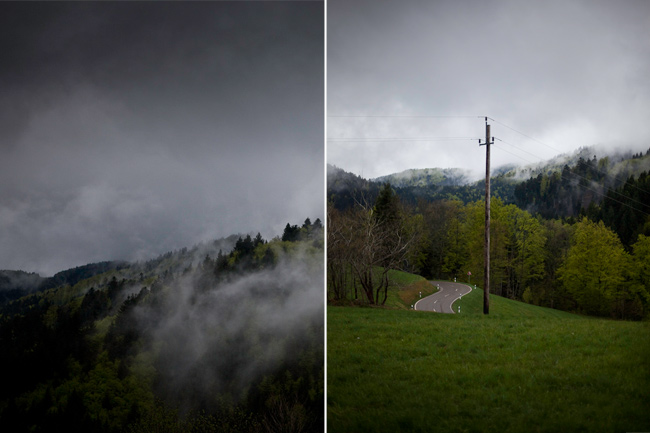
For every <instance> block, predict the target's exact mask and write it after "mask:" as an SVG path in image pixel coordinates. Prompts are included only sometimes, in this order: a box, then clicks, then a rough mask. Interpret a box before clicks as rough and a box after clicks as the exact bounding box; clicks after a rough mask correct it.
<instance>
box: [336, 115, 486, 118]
mask: <svg viewBox="0 0 650 433" xmlns="http://www.w3.org/2000/svg"><path fill="white" fill-rule="evenodd" d="M327 117H333V118H366V117H367V118H373V117H404V118H429V119H479V118H480V119H482V118H484V117H485V116H435V115H433V116H429V115H421V114H359V115H356V114H351V115H346V114H328V115H327Z"/></svg>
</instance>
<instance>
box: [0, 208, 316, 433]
mask: <svg viewBox="0 0 650 433" xmlns="http://www.w3.org/2000/svg"><path fill="white" fill-rule="evenodd" d="M323 250H324V238H323V227H322V225H321V222H320V220H316V221H314V222H313V223H312V222H311V220H309V219H306V220H305V222H304V223H303V224H302V225H291V224H287V225H286V227H285V229H284V232H283V234H282V236H281V237H280V236H278V237H276V238H274V239H272V240H265V239H263V238H262V236H261V235H260V234H259V233H258V234H257V236H251V235H245V236H243V235H233V236H230V237H228V238H224V239H220V240H218V241H214V242H209V243H203V244H199V245H196V246H194V247H192V248H183V249H180V250H177V251H171V252H168V253H165V254H162V255H160V256H159V257H157V258H155V259H152V260H149V261H146V262H137V263H126V262H102V263H94V264H88V265H85V266H81V267H78V268H74V269H70V270H67V271H63V272H61V273H58V274H56V275H54V276H53V277H50V278H42V277H40V276H38V275H37V274H30V273H26V272H22V271H0V295H1V296H2V297H1V298H0V346H1V347H2V351H1V352H0V368H2V371H4V372H5V374H10V375H11V376H12V377H13V378H14V380H12V381H5V384H4V385H3V387H2V389H1V390H0V425H2V426H3V427H10V428H9V430H10V431H14V432H22V431H88V432H121V431H130V432H148V431H168V432H175V431H179V432H180V431H183V432H192V431H201V432H204V431H242V432H246V431H251V432H252V431H295V432H298V431H322V429H323V425H324V418H323V417H324V414H323V405H324V400H323V398H324V397H323V387H324V383H323V377H324V370H323V364H324V361H323V360H324V353H323V345H324V341H323V333H324V329H323V325H324V324H323V292H322V284H323V283H322V282H323V276H324V275H323ZM16 379H17V380H16ZM9 430H8V431H9Z"/></svg>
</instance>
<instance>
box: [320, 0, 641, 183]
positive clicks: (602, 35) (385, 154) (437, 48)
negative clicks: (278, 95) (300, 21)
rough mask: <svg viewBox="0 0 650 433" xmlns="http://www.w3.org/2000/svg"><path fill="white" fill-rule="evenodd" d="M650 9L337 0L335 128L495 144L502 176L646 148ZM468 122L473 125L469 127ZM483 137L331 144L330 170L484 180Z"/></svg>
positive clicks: (498, 0)
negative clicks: (450, 173)
mask: <svg viewBox="0 0 650 433" xmlns="http://www.w3.org/2000/svg"><path fill="white" fill-rule="evenodd" d="M649 19H650V5H648V4H647V3H645V2H636V1H628V2H623V3H620V4H619V3H616V4H614V3H611V2H607V1H583V0H578V1H572V2H564V1H547V2H535V3H530V2H519V1H513V0H492V1H486V2H470V3H467V2H456V1H451V0H450V1H436V2H422V1H417V0H413V1H404V2H390V1H363V0H361V1H356V2H353V3H350V2H345V1H344V0H333V1H330V2H328V27H329V28H328V86H327V89H328V111H329V113H328V114H330V115H368V114H370V115H375V114H389V115H404V116H408V115H416V116H418V115H419V116H422V115H424V116H426V115H433V116H436V115H437V116H477V119H475V120H472V119H467V120H466V121H465V120H464V119H456V118H330V119H329V120H328V134H329V136H330V137H332V136H336V137H339V136H351V137H360V136H361V137H377V136H382V137H450V136H451V137H459V136H462V137H465V136H471V137H474V138H476V139H478V138H483V137H484V135H485V134H484V128H483V119H482V118H478V116H489V117H492V118H494V119H496V120H498V121H500V122H501V123H503V124H505V125H507V126H509V127H511V128H514V129H516V130H518V131H522V132H524V133H525V134H526V135H528V136H530V137H533V138H535V139H536V140H538V141H541V142H543V143H545V144H547V145H549V146H550V147H546V146H543V145H540V144H539V142H536V141H531V140H529V139H528V138H526V137H525V136H523V135H521V134H518V133H516V132H514V131H512V130H511V129H509V128H507V127H505V126H503V125H502V124H498V123H496V122H493V123H492V135H494V136H495V137H498V138H500V139H502V140H504V141H505V142H506V143H504V142H499V141H497V143H496V144H495V146H493V149H494V150H493V152H492V158H493V164H492V165H493V167H494V166H497V165H499V164H505V163H511V162H515V163H517V164H523V165H526V164H528V163H532V162H538V161H539V160H540V159H545V158H550V157H552V156H554V155H556V154H558V153H563V152H568V151H571V150H573V149H577V148H578V147H582V146H588V145H596V144H599V143H603V144H605V145H606V146H607V147H608V148H609V149H611V148H620V147H631V148H634V149H636V151H639V150H646V149H647V147H648V136H650V129H649V128H648V123H647V122H646V121H645V120H644V119H646V118H647V117H648V116H649V115H650V103H649V101H650V86H649V85H648V81H647V80H646V79H644V78H643V77H646V76H648V74H649V73H650V62H649V61H648V59H650V45H649V44H648V42H647V38H646V37H645V34H646V33H647V25H648V20H649ZM463 122H465V123H464V124H463ZM484 158H485V151H484V148H479V147H478V145H477V142H476V141H467V142H459V141H456V142H445V141H436V140H431V141H428V142H426V141H424V142H417V143H414V142H405V141H395V142H391V143H390V144H387V143H377V142H372V141H368V142H362V143H345V142H343V143H336V142H332V141H330V142H328V162H329V163H332V164H336V165H337V166H339V167H342V168H345V169H347V170H349V171H353V172H354V173H357V174H361V171H362V170H363V172H364V176H365V177H370V178H372V177H376V176H380V175H387V174H390V173H394V172H399V171H402V170H404V169H408V168H425V167H441V168H447V167H461V168H469V169H472V170H473V171H477V172H479V171H480V170H481V167H482V166H484V164H485V162H484V161H485V159H484Z"/></svg>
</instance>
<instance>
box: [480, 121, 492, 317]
mask: <svg viewBox="0 0 650 433" xmlns="http://www.w3.org/2000/svg"><path fill="white" fill-rule="evenodd" d="M487 120H488V118H487V117H486V118H485V143H484V144H485V270H484V274H483V275H484V276H483V314H489V313H490V144H493V143H494V139H492V141H490V125H488V123H487ZM478 144H479V146H483V144H481V140H480V139H479V141H478Z"/></svg>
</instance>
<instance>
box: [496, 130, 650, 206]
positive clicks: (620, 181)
mask: <svg viewBox="0 0 650 433" xmlns="http://www.w3.org/2000/svg"><path fill="white" fill-rule="evenodd" d="M488 119H490V120H491V121H493V122H495V123H498V124H499V125H501V126H503V127H505V128H507V129H509V130H511V131H513V132H516V133H517V134H520V135H522V136H524V137H526V138H528V139H529V140H532V141H534V142H535V143H538V144H541V145H542V146H545V147H547V148H549V149H551V150H553V151H555V152H556V153H558V154H562V153H563V151H561V150H559V149H556V148H554V147H553V146H550V145H548V144H546V143H544V142H542V141H540V140H537V139H536V138H533V137H531V136H530V135H527V134H524V133H523V132H521V131H518V130H516V129H515V128H513V127H511V126H508V125H506V124H505V123H503V122H500V121H498V120H496V119H494V118H492V117H488ZM594 170H596V171H598V172H599V173H601V174H603V175H605V176H608V177H610V178H612V179H614V180H616V181H618V182H619V183H621V184H625V183H626V182H627V179H620V178H618V177H616V176H615V175H613V174H610V173H607V172H606V171H603V170H601V169H599V168H598V167H594ZM631 186H632V187H634V188H635V189H637V190H639V191H641V192H642V193H644V194H650V192H648V191H646V190H644V189H643V188H639V187H638V186H636V185H631Z"/></svg>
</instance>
